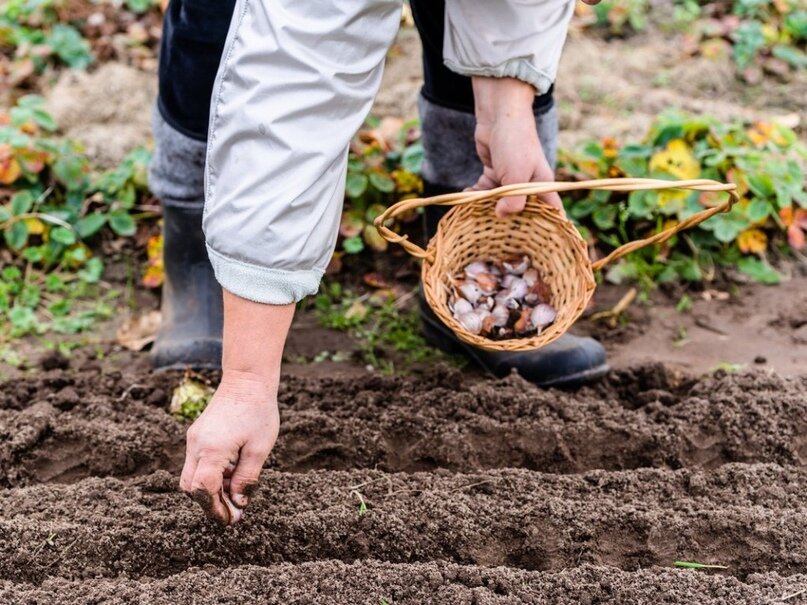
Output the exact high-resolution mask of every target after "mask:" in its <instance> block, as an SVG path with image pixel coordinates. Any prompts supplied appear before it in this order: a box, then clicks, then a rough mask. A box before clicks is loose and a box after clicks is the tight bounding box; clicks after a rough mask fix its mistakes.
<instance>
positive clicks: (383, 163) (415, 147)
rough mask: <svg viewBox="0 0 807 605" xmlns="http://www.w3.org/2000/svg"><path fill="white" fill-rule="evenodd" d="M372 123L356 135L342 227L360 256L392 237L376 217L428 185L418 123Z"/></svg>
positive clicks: (351, 250) (345, 242)
mask: <svg viewBox="0 0 807 605" xmlns="http://www.w3.org/2000/svg"><path fill="white" fill-rule="evenodd" d="M371 126H373V128H371V129H368V130H364V131H362V132H360V133H359V135H358V136H357V137H356V140H355V141H354V143H353V144H352V145H351V149H350V156H349V159H348V172H347V180H346V183H345V195H346V198H347V199H346V204H345V210H344V212H343V213H342V221H341V225H340V228H339V233H340V235H341V237H342V240H341V247H342V249H343V250H344V252H346V253H348V254H357V253H359V252H361V251H362V250H364V249H365V247H369V248H370V249H372V250H375V251H384V250H386V249H387V245H388V244H387V241H386V240H385V239H383V238H382V237H381V236H380V235H379V233H378V230H377V229H376V228H375V226H373V220H375V218H376V217H377V216H378V215H379V214H381V213H382V212H384V210H385V209H386V208H387V207H388V206H389V205H390V204H392V203H394V202H397V201H399V200H401V199H406V198H408V197H415V196H417V195H418V194H420V192H421V191H422V188H423V184H422V182H421V179H420V176H419V175H420V168H421V164H422V161H423V148H422V146H421V143H420V141H419V140H418V139H419V132H418V130H417V122H414V121H413V122H406V123H403V122H400V121H399V120H395V119H392V118H387V119H386V120H384V121H381V122H378V121H375V120H373V121H371ZM416 216H417V215H416V214H413V215H412V216H410V217H407V218H405V219H403V220H404V222H406V221H407V220H411V219H414V218H416Z"/></svg>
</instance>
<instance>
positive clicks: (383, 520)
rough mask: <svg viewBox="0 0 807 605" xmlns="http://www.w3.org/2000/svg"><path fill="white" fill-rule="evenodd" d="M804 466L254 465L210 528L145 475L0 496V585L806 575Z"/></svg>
mask: <svg viewBox="0 0 807 605" xmlns="http://www.w3.org/2000/svg"><path fill="white" fill-rule="evenodd" d="M805 490H807V470H805V469H796V468H783V467H779V466H776V465H747V464H737V465H725V466H723V467H722V468H720V469H719V470H716V471H689V470H679V471H670V470H650V469H647V470H639V471H635V470H634V471H624V472H605V471H595V472H591V473H587V474H581V475H569V476H564V475H551V474H542V473H536V472H532V471H527V470H498V471H485V472H479V473H472V474H453V473H449V472H448V471H436V472H431V473H414V474H404V473H401V474H384V473H380V472H377V471H351V472H339V471H312V472H308V473H278V472H273V471H267V472H265V473H264V475H263V477H262V485H261V486H260V489H259V491H258V493H257V496H256V499H255V500H254V502H253V504H252V505H250V508H249V510H248V515H247V519H246V521H245V522H244V523H242V524H240V525H238V526H235V527H230V528H223V527H219V526H216V525H214V524H212V523H211V522H210V521H209V520H207V519H206V518H205V517H204V516H203V515H202V512H201V510H200V509H199V507H198V506H197V505H196V504H195V503H193V502H192V501H191V500H190V499H189V498H187V497H186V496H185V495H183V494H180V493H178V492H177V491H176V478H175V477H174V476H173V475H170V474H169V473H166V472H163V471H160V472H157V473H155V474H153V475H149V476H146V477H141V478H138V479H130V480H127V481H121V480H118V479H111V478H106V479H99V478H90V479H85V480H83V481H80V482H78V483H75V484H72V485H61V486H59V485H44V486H33V487H28V488H16V489H10V490H5V491H4V492H2V493H0V519H2V520H0V544H3V545H4V547H3V549H2V551H0V579H6V580H13V581H15V582H34V583H37V582H41V581H43V580H44V579H45V578H47V577H49V576H61V577H63V578H66V579H81V578H93V577H101V576H103V577H114V576H118V575H119V574H125V575H126V576H128V577H132V578H139V577H165V576H168V575H172V574H176V573H179V572H182V571H185V570H187V569H189V568H191V567H197V566H203V565H215V566H225V567H229V566H237V565H261V566H267V565H274V564H278V563H303V562H309V561H317V560H326V559H334V560H341V561H345V562H352V561H357V560H360V559H378V560H383V561H387V562H391V563H414V562H429V561H449V562H454V563H459V564H472V565H482V566H507V567H513V568H520V569H526V570H535V571H552V570H560V569H564V568H567V567H575V566H579V565H581V564H586V563H589V564H593V565H607V566H614V567H618V568H620V569H623V570H635V569H639V568H647V567H651V566H663V567H669V566H671V565H672V564H673V562H674V561H676V560H688V561H700V562H704V563H717V564H722V565H726V566H727V567H728V573H730V574H732V575H735V576H737V577H739V578H745V577H746V576H747V575H748V574H751V573H754V572H757V571H763V570H764V571H774V572H776V573H779V574H780V575H793V574H799V573H807V545H806V544H805V541H804V536H805V534H806V533H807V508H805V505H804V499H803V494H804V493H805Z"/></svg>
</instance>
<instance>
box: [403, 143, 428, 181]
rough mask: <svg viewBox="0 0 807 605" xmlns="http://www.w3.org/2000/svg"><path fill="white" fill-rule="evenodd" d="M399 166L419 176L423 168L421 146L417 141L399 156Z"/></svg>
mask: <svg viewBox="0 0 807 605" xmlns="http://www.w3.org/2000/svg"><path fill="white" fill-rule="evenodd" d="M401 166H402V167H403V168H404V170H408V171H409V172H413V173H415V174H420V171H421V168H422V167H423V144H422V143H421V142H420V141H418V142H417V143H412V144H411V145H410V146H409V147H407V148H406V149H405V150H404V152H403V155H402V156H401Z"/></svg>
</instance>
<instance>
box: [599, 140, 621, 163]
mask: <svg viewBox="0 0 807 605" xmlns="http://www.w3.org/2000/svg"><path fill="white" fill-rule="evenodd" d="M601 144H602V154H603V156H605V157H606V158H608V159H609V160H610V159H613V158H615V157H616V156H617V155H619V141H617V140H616V139H615V138H614V137H605V138H603V140H602V141H601Z"/></svg>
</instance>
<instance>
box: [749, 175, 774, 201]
mask: <svg viewBox="0 0 807 605" xmlns="http://www.w3.org/2000/svg"><path fill="white" fill-rule="evenodd" d="M748 187H749V188H750V189H751V191H753V192H754V193H756V194H757V195H758V196H759V197H771V196H773V195H774V194H775V193H776V186H775V185H774V184H773V179H772V178H771V177H770V175H768V174H759V173H757V174H749V175H748Z"/></svg>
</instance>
